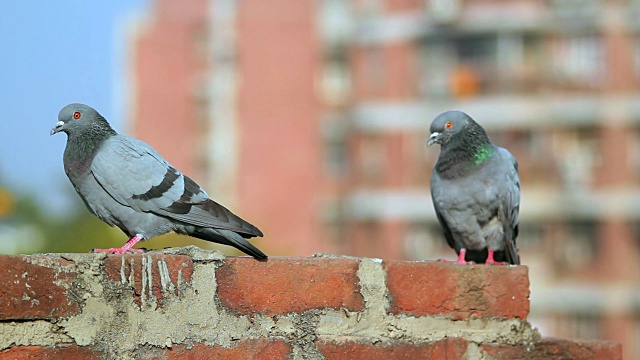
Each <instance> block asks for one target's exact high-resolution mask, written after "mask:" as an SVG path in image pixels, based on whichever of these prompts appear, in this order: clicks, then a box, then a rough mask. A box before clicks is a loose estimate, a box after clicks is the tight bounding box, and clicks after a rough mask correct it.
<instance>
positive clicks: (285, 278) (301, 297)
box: [216, 257, 364, 316]
mask: <svg viewBox="0 0 640 360" xmlns="http://www.w3.org/2000/svg"><path fill="white" fill-rule="evenodd" d="M357 271H358V261H357V260H352V259H323V258H285V257H271V258H269V260H267V261H264V262H260V261H256V260H254V259H251V258H227V259H226V260H225V264H224V265H223V266H221V267H220V268H218V269H217V270H216V279H217V282H218V297H219V299H220V302H221V304H222V305H223V306H224V307H225V308H227V309H229V310H231V311H233V312H236V313H239V314H254V313H260V314H265V315H268V316H273V315H278V314H287V313H292V312H298V313H299V312H303V311H305V310H310V309H321V308H333V309H338V308H346V309H349V310H351V311H360V310H362V309H363V307H364V301H363V299H362V295H361V294H360V285H359V283H358V276H357V274H356V272H357Z"/></svg>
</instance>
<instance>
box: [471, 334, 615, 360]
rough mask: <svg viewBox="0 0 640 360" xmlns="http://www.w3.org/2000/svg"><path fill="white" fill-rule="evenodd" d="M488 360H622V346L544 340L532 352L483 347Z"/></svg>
mask: <svg viewBox="0 0 640 360" xmlns="http://www.w3.org/2000/svg"><path fill="white" fill-rule="evenodd" d="M480 348H481V349H482V350H483V352H484V355H485V358H486V359H487V360H490V359H492V360H518V359H522V360H525V359H527V360H546V359H580V360H621V359H622V346H621V345H620V344H617V343H613V342H610V341H602V340H566V339H556V338H544V339H542V340H540V341H538V342H536V344H535V347H534V349H533V350H531V351H527V350H526V349H524V347H522V346H511V345H481V347H480Z"/></svg>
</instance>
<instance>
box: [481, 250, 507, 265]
mask: <svg viewBox="0 0 640 360" xmlns="http://www.w3.org/2000/svg"><path fill="white" fill-rule="evenodd" d="M485 265H508V264H507V263H506V262H502V261H495V260H494V259H493V250H491V249H490V250H489V255H487V261H485Z"/></svg>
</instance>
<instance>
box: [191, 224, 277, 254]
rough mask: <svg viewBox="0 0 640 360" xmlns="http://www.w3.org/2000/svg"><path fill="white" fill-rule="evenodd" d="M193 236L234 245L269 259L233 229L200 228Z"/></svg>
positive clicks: (245, 251) (243, 250) (246, 251)
mask: <svg viewBox="0 0 640 360" xmlns="http://www.w3.org/2000/svg"><path fill="white" fill-rule="evenodd" d="M193 236H195V237H197V238H199V239H202V240H207V241H212V242H215V243H218V244H224V245H229V246H233V247H234V248H236V249H238V250H240V251H242V252H243V253H245V254H247V255H251V256H253V257H254V258H256V259H258V260H265V259H267V255H266V254H265V253H263V252H262V251H260V249H258V248H257V247H255V246H253V245H252V244H251V243H250V242H249V241H247V239H245V238H243V237H242V236H240V235H239V234H237V233H235V232H233V231H231V230H223V229H214V228H200V229H198V230H196V231H195V233H194V234H193Z"/></svg>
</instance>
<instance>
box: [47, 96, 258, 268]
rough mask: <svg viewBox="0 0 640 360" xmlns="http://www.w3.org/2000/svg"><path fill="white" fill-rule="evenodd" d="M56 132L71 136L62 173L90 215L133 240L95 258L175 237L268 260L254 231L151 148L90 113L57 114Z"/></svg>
mask: <svg viewBox="0 0 640 360" xmlns="http://www.w3.org/2000/svg"><path fill="white" fill-rule="evenodd" d="M58 132H65V133H66V134H67V145H66V148H65V150H64V157H63V160H64V170H65V173H66V174H67V176H68V177H69V180H71V183H72V184H73V187H74V188H75V189H76V191H77V192H78V194H79V195H80V197H81V198H82V200H83V201H84V203H85V205H86V206H87V208H88V209H89V211H91V213H93V214H94V215H96V216H97V217H98V218H100V219H101V220H102V221H104V222H106V223H107V224H109V225H110V226H117V227H119V228H120V229H121V230H122V231H124V232H125V233H126V234H127V235H128V236H129V237H130V240H129V241H128V242H127V243H126V244H125V245H124V246H123V247H121V248H114V249H96V251H103V252H113V253H120V254H121V253H124V252H127V251H139V249H132V246H133V245H134V244H135V243H137V242H138V241H140V240H143V239H145V240H148V239H151V238H152V237H154V236H158V235H162V234H165V233H168V232H172V231H173V232H176V233H179V234H184V235H190V236H194V237H197V238H199V239H203V240H207V241H212V242H215V243H219V244H224V245H229V246H233V247H235V248H237V249H239V250H241V251H243V252H245V253H247V254H249V255H251V256H253V257H255V258H257V259H266V258H267V255H265V254H264V253H263V252H262V251H260V250H259V249H258V248H256V247H255V246H253V245H252V244H251V243H249V242H248V241H247V240H246V239H247V238H251V237H255V236H262V232H261V231H260V230H259V229H258V228H257V227H255V226H253V225H251V224H250V223H248V222H246V221H244V220H243V219H241V218H240V217H238V216H237V215H235V214H233V213H232V212H231V211H229V210H228V209H226V208H225V207H224V206H222V205H220V204H218V203H216V202H215V201H213V200H211V199H209V196H208V195H207V193H206V192H205V191H204V190H203V189H202V188H201V187H200V186H199V185H198V184H196V183H195V182H194V181H193V180H191V179H190V178H189V177H187V176H186V175H183V174H182V173H181V172H180V171H178V170H177V169H176V168H175V167H173V166H171V164H169V163H168V162H167V161H166V160H165V159H163V158H162V156H160V154H158V153H157V152H156V151H155V150H154V149H153V148H152V147H151V146H150V145H148V144H147V143H145V142H142V141H140V140H137V139H134V138H131V137H128V136H125V135H121V134H118V133H117V132H116V131H115V130H113V128H111V126H110V125H109V123H108V122H107V120H106V119H105V118H104V117H102V116H101V115H100V114H99V113H98V112H97V111H96V110H94V109H93V108H91V107H90V106H87V105H83V104H70V105H67V106H65V107H64V108H63V109H62V110H60V113H59V114H58V123H57V124H56V126H55V127H54V128H53V129H52V130H51V135H53V134H55V133H58Z"/></svg>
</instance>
